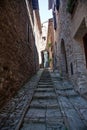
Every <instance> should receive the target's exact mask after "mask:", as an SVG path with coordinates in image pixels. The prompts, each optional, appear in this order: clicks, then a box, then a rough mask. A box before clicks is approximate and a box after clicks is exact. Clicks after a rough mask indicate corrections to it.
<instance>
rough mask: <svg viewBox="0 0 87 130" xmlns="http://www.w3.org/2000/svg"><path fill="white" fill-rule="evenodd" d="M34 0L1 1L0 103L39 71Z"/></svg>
mask: <svg viewBox="0 0 87 130" xmlns="http://www.w3.org/2000/svg"><path fill="white" fill-rule="evenodd" d="M33 30H34V19H33V8H32V0H22V1H21V0H15V1H14V0H12V1H9V0H3V1H0V104H2V103H3V101H4V99H5V97H8V98H9V97H11V96H12V95H13V94H15V92H16V91H17V90H18V88H19V87H20V86H21V85H23V83H24V82H26V80H27V79H29V78H31V76H32V75H33V74H34V73H35V72H36V71H37V66H38V61H36V60H35V56H36V55H38V54H37V49H36V45H35V38H34V31H33Z"/></svg>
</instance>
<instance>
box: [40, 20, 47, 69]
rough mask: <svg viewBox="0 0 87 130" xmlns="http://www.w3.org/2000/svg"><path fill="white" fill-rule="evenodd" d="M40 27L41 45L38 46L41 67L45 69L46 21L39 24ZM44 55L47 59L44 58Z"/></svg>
mask: <svg viewBox="0 0 87 130" xmlns="http://www.w3.org/2000/svg"><path fill="white" fill-rule="evenodd" d="M41 27H42V38H41V44H40V54H41V67H45V65H46V62H47V64H48V53H47V52H46V44H47V33H48V21H45V22H43V23H42V24H41ZM45 54H46V56H47V58H46V57H45ZM47 66H48V65H47Z"/></svg>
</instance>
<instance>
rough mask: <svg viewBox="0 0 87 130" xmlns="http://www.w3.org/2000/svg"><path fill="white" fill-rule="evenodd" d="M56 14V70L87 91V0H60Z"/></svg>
mask: <svg viewBox="0 0 87 130" xmlns="http://www.w3.org/2000/svg"><path fill="white" fill-rule="evenodd" d="M55 14H56V23H57V28H56V29H55V46H54V50H55V52H56V53H55V58H56V65H55V66H56V69H57V70H58V71H59V72H60V73H61V74H62V75H63V76H65V77H67V78H69V79H70V80H71V81H72V82H73V84H74V86H75V89H76V91H78V92H79V93H81V94H84V93H87V45H86V44H87V1H86V0H60V5H59V10H56V11H55Z"/></svg>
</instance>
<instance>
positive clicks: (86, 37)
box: [83, 33, 87, 68]
mask: <svg viewBox="0 0 87 130" xmlns="http://www.w3.org/2000/svg"><path fill="white" fill-rule="evenodd" d="M83 43H84V51H85V59H86V68H87V33H86V34H85V36H84V37H83Z"/></svg>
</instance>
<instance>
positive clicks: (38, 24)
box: [33, 10, 42, 66]
mask: <svg viewBox="0 0 87 130" xmlns="http://www.w3.org/2000/svg"><path fill="white" fill-rule="evenodd" d="M33 13H34V33H35V43H36V47H37V51H38V57H36V58H35V59H37V60H39V66H40V64H41V51H40V48H41V45H42V43H41V42H42V28H41V20H40V14H39V10H34V11H33ZM38 58H39V59H38Z"/></svg>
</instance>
